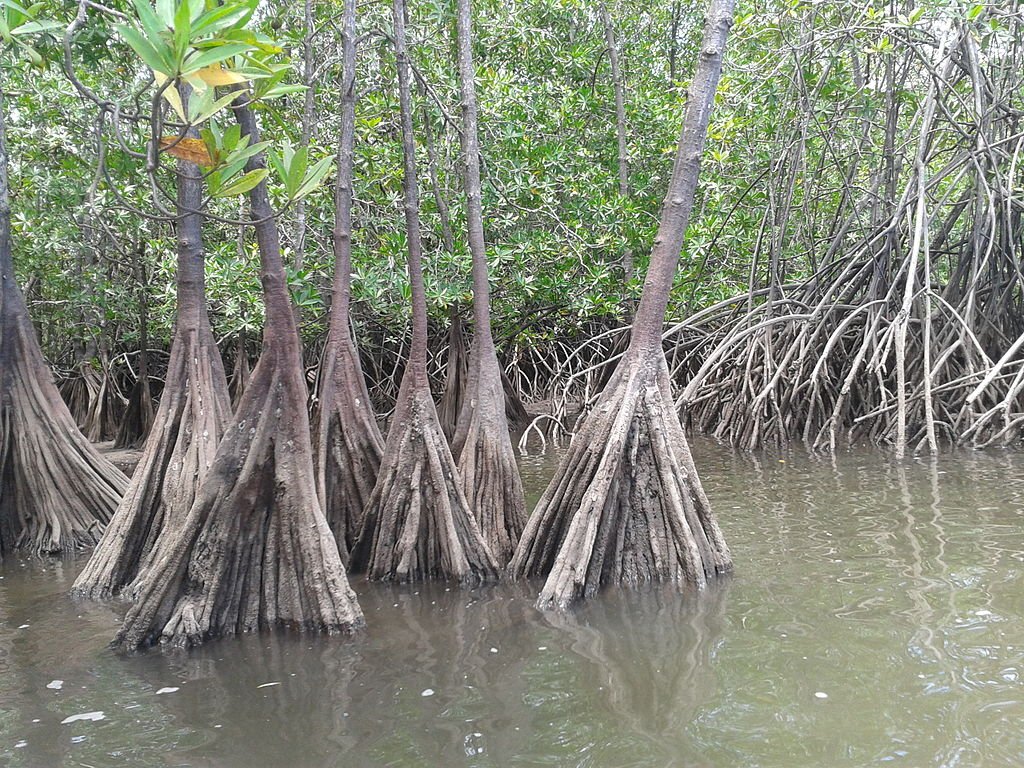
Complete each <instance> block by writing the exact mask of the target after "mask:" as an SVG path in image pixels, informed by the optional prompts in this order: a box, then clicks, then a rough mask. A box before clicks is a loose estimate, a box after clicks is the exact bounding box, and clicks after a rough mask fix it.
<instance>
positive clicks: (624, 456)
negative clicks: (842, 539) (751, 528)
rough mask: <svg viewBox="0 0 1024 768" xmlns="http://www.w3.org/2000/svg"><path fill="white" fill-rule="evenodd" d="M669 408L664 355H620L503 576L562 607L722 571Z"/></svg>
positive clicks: (716, 537)
mask: <svg viewBox="0 0 1024 768" xmlns="http://www.w3.org/2000/svg"><path fill="white" fill-rule="evenodd" d="M731 565H732V561H731V558H730V555H729V549H728V547H727V545H726V543H725V539H724V538H723V536H722V533H721V531H720V529H719V527H718V524H717V522H716V520H715V518H714V516H713V514H712V512H711V507H710V505H709V503H708V499H707V497H706V496H705V494H704V490H703V488H702V487H701V484H700V479H699V478H698V476H697V472H696V469H695V467H694V465H693V460H692V458H691V455H690V450H689V446H688V445H687V442H686V437H685V435H684V434H683V429H682V426H681V425H680V423H679V419H678V417H677V416H676V413H675V409H674V407H673V401H672V395H671V390H670V387H669V380H668V367H667V364H666V362H665V358H664V355H662V354H660V351H659V352H658V353H657V357H656V359H655V360H645V359H640V360H636V359H632V360H631V359H629V358H627V359H626V360H625V361H624V362H623V364H622V365H620V368H619V371H618V372H617V373H616V375H615V376H614V377H613V378H612V380H611V382H610V383H609V386H608V388H607V389H606V390H605V392H604V393H603V394H602V395H601V397H600V399H599V400H598V403H597V406H596V407H595V409H594V410H593V412H591V413H590V414H589V416H588V417H587V418H586V419H585V421H584V423H583V424H582V426H581V428H580V430H579V432H578V433H577V434H576V436H575V437H574V438H573V440H572V444H571V445H570V447H569V452H568V453H567V455H566V457H565V459H564V460H563V461H562V464H561V466H560V467H559V469H558V472H557V473H556V474H555V477H554V478H553V479H552V480H551V483H550V484H549V485H548V487H547V490H546V491H545V492H544V495H543V496H542V497H541V500H540V503H539V504H538V506H537V509H536V510H535V511H534V513H533V515H532V516H531V517H530V520H529V522H528V523H527V526H526V530H525V531H524V532H523V537H522V539H521V540H520V542H519V547H518V549H517V550H516V554H515V557H514V558H513V559H512V562H511V564H510V566H509V568H510V571H511V572H512V573H513V575H515V576H519V577H534V576H547V581H546V582H545V584H544V588H543V589H542V591H541V593H540V596H539V598H538V601H537V602H538V605H539V606H540V607H541V608H557V609H564V608H566V607H567V606H569V605H570V604H571V603H572V602H574V601H576V600H578V599H581V598H585V597H589V596H591V595H592V594H594V593H595V592H596V591H597V590H598V589H599V588H600V587H602V586H604V585H607V584H625V585H634V586H635V585H639V584H644V583H650V582H669V583H675V584H680V585H691V586H694V587H697V588H702V587H703V586H704V585H705V584H707V582H708V581H709V580H711V579H713V578H714V577H715V576H716V575H718V574H720V573H723V572H726V571H728V570H730V568H731Z"/></svg>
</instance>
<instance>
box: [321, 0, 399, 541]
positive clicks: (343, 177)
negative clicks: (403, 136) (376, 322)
mask: <svg viewBox="0 0 1024 768" xmlns="http://www.w3.org/2000/svg"><path fill="white" fill-rule="evenodd" d="M342 69H343V71H342V78H341V135H340V136H339V139H338V176H337V181H336V183H335V188H334V233H333V244H334V288H333V296H332V300H331V315H330V327H329V329H328V335H327V345H326V346H325V348H324V354H323V360H322V362H321V369H320V376H319V382H320V393H319V398H318V401H317V412H316V422H315V427H316V428H315V434H316V452H315V453H316V478H317V491H318V494H319V497H320V501H321V503H322V504H323V507H324V512H325V514H326V516H327V522H328V524H329V525H330V527H331V530H332V531H333V532H334V537H335V539H337V542H338V548H339V550H340V551H341V552H342V554H343V556H344V557H345V559H346V561H347V559H348V552H349V549H350V548H351V547H353V546H355V543H356V538H357V537H358V535H359V531H360V529H361V526H362V522H363V510H364V509H365V508H366V504H367V502H368V501H369V500H370V495H371V494H372V493H373V486H374V484H375V483H376V481H377V472H378V471H379V469H380V460H381V454H383V452H384V438H383V437H382V436H381V433H380V429H379V428H378V426H377V421H376V418H375V416H374V413H373V406H372V403H371V402H370V396H369V393H368V392H367V390H366V378H365V377H364V376H363V368H362V365H360V362H359V350H358V348H357V347H356V343H355V340H354V339H353V338H352V332H351V326H350V320H351V317H350V312H349V307H350V303H351V296H352V200H353V185H352V166H353V151H354V145H355V120H356V116H355V103H356V2H355V0H345V6H344V19H343V29H342Z"/></svg>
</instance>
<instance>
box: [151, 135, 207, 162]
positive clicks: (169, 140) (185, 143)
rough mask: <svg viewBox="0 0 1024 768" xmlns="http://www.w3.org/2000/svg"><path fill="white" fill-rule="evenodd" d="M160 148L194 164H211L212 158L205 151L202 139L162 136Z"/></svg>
mask: <svg viewBox="0 0 1024 768" xmlns="http://www.w3.org/2000/svg"><path fill="white" fill-rule="evenodd" d="M160 149H162V150H163V151H164V152H166V153H167V154H169V155H173V156H174V157H177V158H179V159H180V160H186V161H188V162H190V163H195V164H196V165H213V158H211V157H210V153H209V152H207V151H206V144H205V143H203V141H202V139H180V140H179V139H178V137H177V136H162V137H161V138H160Z"/></svg>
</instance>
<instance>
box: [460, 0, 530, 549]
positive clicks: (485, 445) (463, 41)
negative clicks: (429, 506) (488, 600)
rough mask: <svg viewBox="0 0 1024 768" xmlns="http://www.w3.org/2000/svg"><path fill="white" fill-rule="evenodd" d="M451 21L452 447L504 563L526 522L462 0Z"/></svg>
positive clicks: (466, 6)
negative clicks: (461, 192) (461, 233)
mask: <svg viewBox="0 0 1024 768" xmlns="http://www.w3.org/2000/svg"><path fill="white" fill-rule="evenodd" d="M456 27H457V31H458V34H457V37H458V52H459V82H460V88H461V94H462V155H463V162H464V164H465V167H464V177H463V178H464V180H465V185H466V225H467V228H468V230H469V233H468V234H469V251H470V255H471V256H472V258H473V321H474V327H473V344H472V346H471V347H470V351H469V377H468V382H467V388H466V396H465V397H464V398H463V401H462V410H461V412H460V413H459V422H458V426H457V428H456V430H455V438H454V439H453V441H452V452H453V453H454V455H455V456H456V457H457V458H458V462H459V475H460V477H461V479H462V490H463V492H464V493H465V494H466V498H467V499H468V500H469V503H470V506H471V507H472V509H473V512H474V514H475V515H476V519H477V522H478V523H479V524H480V530H481V533H483V536H484V538H485V539H486V541H487V545H488V546H489V547H490V549H491V552H492V553H493V554H494V557H495V558H496V559H497V560H498V562H499V564H501V565H505V564H506V563H507V562H508V561H509V559H510V558H511V557H512V553H513V551H514V550H515V547H516V543H517V542H518V541H519V536H520V534H521V533H522V531H523V526H524V525H526V500H525V498H524V495H523V484H522V480H521V479H520V477H519V467H518V466H517V465H516V457H515V452H514V451H513V450H512V440H511V439H510V437H509V430H508V419H507V418H506V417H505V390H504V388H503V387H502V381H501V366H500V365H498V355H497V351H496V350H495V348H494V337H493V335H492V334H491V288H490V280H489V275H488V270H487V246H486V244H485V242H484V217H483V202H482V190H481V183H480V144H479V131H478V127H477V103H476V69H475V67H474V66H473V18H472V8H471V7H470V0H458V2H457V4H456Z"/></svg>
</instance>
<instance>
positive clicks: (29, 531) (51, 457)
mask: <svg viewBox="0 0 1024 768" xmlns="http://www.w3.org/2000/svg"><path fill="white" fill-rule="evenodd" d="M3 96H4V94H3V91H2V89H0V557H2V556H3V554H4V553H5V552H8V551H10V550H13V549H18V548H24V549H28V550H31V551H35V552H67V551H70V550H72V549H75V548H76V547H80V546H86V545H91V544H94V543H95V542H96V541H97V540H98V539H99V536H100V533H101V532H102V529H103V526H104V524H105V523H106V522H107V521H108V520H109V519H110V516H111V515H112V514H113V511H114V509H115V508H116V507H117V504H118V502H119V501H120V500H121V496H122V494H123V493H124V491H125V488H126V486H127V485H128V479H127V478H126V477H125V476H124V475H123V474H122V473H121V472H120V471H119V470H118V469H117V468H115V467H114V465H112V464H111V463H110V462H109V461H107V460H106V459H104V458H103V457H101V456H100V455H99V454H98V453H97V452H96V450H95V449H94V448H93V447H92V446H91V445H90V444H89V442H88V441H87V440H86V439H85V437H84V436H83V435H82V433H81V432H80V431H79V430H78V427H77V426H76V425H75V421H74V419H72V418H71V414H70V413H69V411H68V408H67V405H65V403H64V401H63V400H62V399H61V396H60V393H59V392H58V391H57V387H56V386H55V385H54V383H53V376H52V374H51V372H50V369H49V367H48V366H47V365H46V362H45V361H44V360H43V355H42V352H41V351H40V349H39V342H38V341H37V339H36V334H35V329H34V328H33V327H32V321H31V320H30V319H29V315H28V308H27V307H26V305H25V299H24V297H23V296H22V293H21V289H20V288H19V287H18V282H17V280H16V278H15V274H14V256H13V253H12V243H11V201H10V188H9V186H8V177H7V167H8V162H7V137H6V129H5V124H4V98H3Z"/></svg>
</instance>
